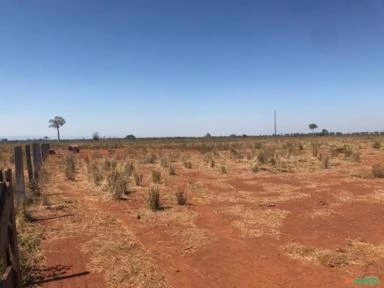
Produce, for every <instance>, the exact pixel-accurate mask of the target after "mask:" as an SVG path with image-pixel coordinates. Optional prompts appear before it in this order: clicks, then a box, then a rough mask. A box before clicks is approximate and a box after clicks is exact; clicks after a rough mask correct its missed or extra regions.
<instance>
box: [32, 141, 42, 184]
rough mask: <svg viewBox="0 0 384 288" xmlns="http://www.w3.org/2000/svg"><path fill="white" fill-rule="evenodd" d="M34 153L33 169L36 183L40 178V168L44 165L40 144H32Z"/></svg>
mask: <svg viewBox="0 0 384 288" xmlns="http://www.w3.org/2000/svg"><path fill="white" fill-rule="evenodd" d="M32 152H33V168H34V172H35V175H33V176H34V179H35V181H36V180H37V179H38V178H39V173H40V168H41V165H42V163H43V161H42V158H41V147H40V144H39V143H33V144H32Z"/></svg>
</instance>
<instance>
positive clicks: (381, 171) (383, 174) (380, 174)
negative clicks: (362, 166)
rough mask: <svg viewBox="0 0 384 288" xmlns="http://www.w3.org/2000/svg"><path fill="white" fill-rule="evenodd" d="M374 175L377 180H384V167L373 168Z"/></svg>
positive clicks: (377, 165) (376, 166)
mask: <svg viewBox="0 0 384 288" xmlns="http://www.w3.org/2000/svg"><path fill="white" fill-rule="evenodd" d="M372 174H373V177H375V178H384V167H383V165H381V164H375V165H373V166H372Z"/></svg>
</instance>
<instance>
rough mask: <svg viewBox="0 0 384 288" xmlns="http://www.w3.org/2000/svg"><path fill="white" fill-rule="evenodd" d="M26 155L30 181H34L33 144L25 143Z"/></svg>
mask: <svg viewBox="0 0 384 288" xmlns="http://www.w3.org/2000/svg"><path fill="white" fill-rule="evenodd" d="M25 157H26V158H27V168H28V180H29V183H32V182H33V167H32V159H31V146H30V145H25Z"/></svg>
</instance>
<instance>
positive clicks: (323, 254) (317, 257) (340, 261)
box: [284, 240, 384, 267]
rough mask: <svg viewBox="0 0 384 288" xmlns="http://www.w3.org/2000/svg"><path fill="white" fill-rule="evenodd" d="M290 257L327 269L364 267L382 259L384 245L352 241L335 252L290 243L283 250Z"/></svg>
mask: <svg viewBox="0 0 384 288" xmlns="http://www.w3.org/2000/svg"><path fill="white" fill-rule="evenodd" d="M284 251H285V252H286V253H287V255H289V256H290V257H292V258H294V259H297V260H300V261H306V262H311V263H314V264H318V265H322V266H327V267H343V266H347V265H364V264H368V263H372V262H374V261H376V260H378V259H380V258H382V257H384V245H382V246H374V245H373V244H370V243H366V242H362V241H359V240H353V241H350V242H349V243H348V245H347V246H346V247H345V248H338V249H336V250H330V249H319V248H314V247H308V246H305V245H302V244H298V243H291V244H289V245H287V246H286V247H285V248H284Z"/></svg>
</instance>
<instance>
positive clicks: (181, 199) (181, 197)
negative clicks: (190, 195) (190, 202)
mask: <svg viewBox="0 0 384 288" xmlns="http://www.w3.org/2000/svg"><path fill="white" fill-rule="evenodd" d="M176 201H177V204H178V205H185V204H187V192H185V191H184V189H182V188H181V187H179V189H178V191H177V192H176Z"/></svg>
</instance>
